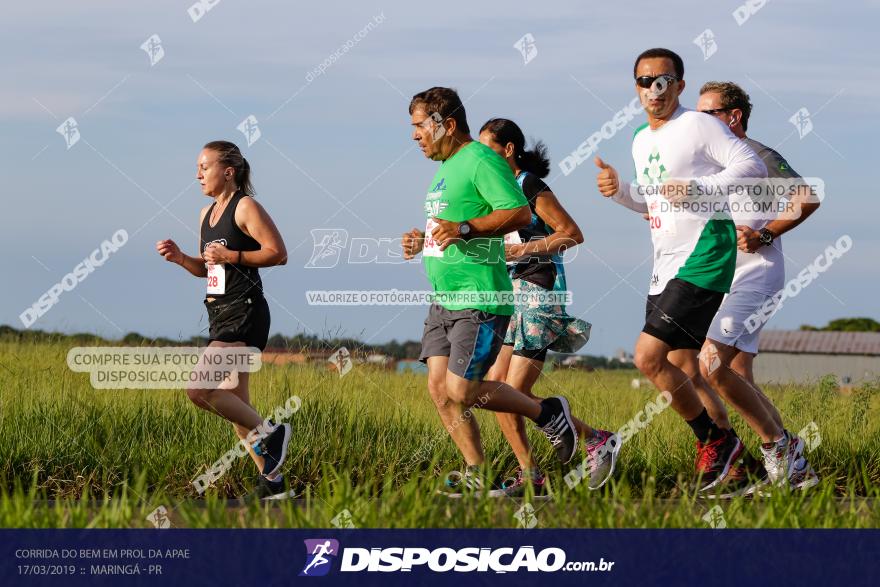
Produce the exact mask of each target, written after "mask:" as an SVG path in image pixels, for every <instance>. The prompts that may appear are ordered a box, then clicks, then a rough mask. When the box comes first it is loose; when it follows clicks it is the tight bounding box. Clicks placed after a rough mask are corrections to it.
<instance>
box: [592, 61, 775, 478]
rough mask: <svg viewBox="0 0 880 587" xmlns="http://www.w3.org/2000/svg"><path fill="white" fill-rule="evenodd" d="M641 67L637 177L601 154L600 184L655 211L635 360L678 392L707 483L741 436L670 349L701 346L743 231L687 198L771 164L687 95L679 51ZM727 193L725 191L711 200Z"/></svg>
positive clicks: (688, 350)
mask: <svg viewBox="0 0 880 587" xmlns="http://www.w3.org/2000/svg"><path fill="white" fill-rule="evenodd" d="M633 74H634V77H635V80H636V92H637V94H638V96H639V98H640V100H641V102H642V106H643V107H644V109H645V112H646V113H647V116H648V122H647V123H646V124H644V125H642V126H641V127H639V129H637V130H636V133H635V136H634V137H633V145H632V155H633V162H634V163H635V172H636V182H635V183H634V184H633V185H632V186H630V185H629V184H623V185H621V182H620V180H619V176H618V174H617V171H616V170H615V169H614V168H613V167H611V166H610V165H608V164H607V163H605V162H604V161H602V159H601V158H599V157H596V159H595V162H596V165H597V166H598V167H599V168H600V171H599V174H598V177H597V185H598V188H599V191H600V192H601V193H602V195H603V196H605V197H609V198H612V199H614V200H615V201H616V202H618V203H620V204H622V205H624V206H626V207H628V208H630V209H632V210H635V211H637V212H640V213H642V214H644V213H647V214H648V215H649V220H650V226H651V240H652V242H653V245H654V267H653V271H652V277H651V287H650V290H649V295H648V301H647V307H646V319H645V326H644V328H643V329H642V332H641V334H640V335H639V338H638V341H637V342H636V348H635V363H636V366H637V367H638V368H639V370H640V371H641V372H642V373H643V374H644V375H645V376H646V377H647V378H648V379H650V380H651V382H652V383H653V384H654V385H655V386H656V387H657V388H658V389H661V390H664V391H669V392H670V393H671V394H672V404H671V405H672V407H673V409H675V411H676V412H678V414H679V415H681V416H682V418H684V419H685V421H686V422H687V423H688V425H689V426H690V427H691V429H692V430H693V432H694V435H695V436H696V438H697V451H698V460H697V487H698V489H699V490H700V491H706V492H709V491H714V488H715V487H716V486H717V485H718V484H719V483H720V482H721V481H722V480H723V479H724V477H725V476H726V475H727V474H728V472H729V470H730V469H731V467H732V466H733V465H734V464H735V463H736V461H737V460H738V459H739V458H740V456H742V454H743V444H742V442H741V441H740V440H739V438H737V436H736V435H735V434H734V433H733V432H732V431H730V430H724V429H722V428H721V427H719V426H718V425H717V423H716V422H715V421H714V420H713V419H712V417H710V415H709V413H708V412H707V409H706V408H705V407H704V406H703V403H702V402H701V400H700V396H699V395H698V394H697V391H696V389H695V387H694V383H693V381H692V380H691V378H690V377H689V376H688V374H687V373H685V371H683V370H682V369H681V368H680V366H679V365H680V364H681V363H680V361H674V360H672V357H673V356H674V355H675V354H676V352H677V351H682V352H684V353H685V354H689V355H691V356H696V352H697V351H698V350H699V349H700V348H701V347H702V345H703V343H704V341H705V338H706V332H707V331H708V328H709V325H710V324H711V322H712V318H713V317H714V316H715V313H716V312H717V310H718V307H719V306H720V305H721V300H722V298H723V297H724V294H725V293H727V292H728V291H729V288H730V284H731V281H732V280H733V274H734V269H735V264H736V231H735V229H734V224H733V222H732V221H731V219H730V215H729V213H727V214H725V213H724V210H721V211H720V213H719V210H718V206H709V207H700V206H693V207H691V206H688V205H686V204H688V200H693V199H694V196H693V192H695V191H697V190H699V193H700V194H703V193H714V192H716V191H718V190H720V191H722V192H724V190H725V189H726V188H727V186H729V185H731V184H733V183H735V182H736V181H737V180H739V179H740V178H744V177H764V176H765V175H766V168H765V167H764V164H763V163H762V162H761V160H760V159H759V158H758V156H757V155H756V154H755V152H754V151H752V149H751V148H750V147H749V146H748V145H746V144H745V143H743V142H742V141H740V140H739V139H737V138H736V137H735V136H734V135H733V134H732V133H731V132H730V131H729V130H728V129H727V128H726V127H725V126H724V125H723V124H721V122H720V121H718V120H717V119H714V118H713V117H710V116H705V115H703V114H700V113H698V112H695V111H693V110H686V109H685V108H683V107H682V106H681V105H680V104H679V95H680V94H681V92H682V91H683V90H684V87H685V82H684V64H683V63H682V60H681V57H679V56H678V55H677V54H675V53H674V52H672V51H670V50H668V49H649V50H647V51H645V52H643V53H642V54H641V55H639V57H638V58H637V59H636V62H635V66H634V68H633ZM726 202H727V197H726V195H725V196H723V197H718V198H716V201H715V202H710V203H715V204H721V205H725V204H726ZM678 354H681V353H678ZM676 363H678V364H676ZM722 410H723V408H722Z"/></svg>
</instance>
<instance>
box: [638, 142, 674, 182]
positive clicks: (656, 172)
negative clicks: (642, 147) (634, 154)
mask: <svg viewBox="0 0 880 587" xmlns="http://www.w3.org/2000/svg"><path fill="white" fill-rule="evenodd" d="M668 177H669V172H668V171H667V170H666V167H665V166H664V165H663V164H662V163H660V152H659V151H658V150H657V147H654V150H653V151H651V154H650V155H648V166H647V167H645V169H644V170H643V171H642V179H643V180H644V183H643V185H645V184H647V185H657V184H661V183H663V182H664V181H666V179H667V178H668Z"/></svg>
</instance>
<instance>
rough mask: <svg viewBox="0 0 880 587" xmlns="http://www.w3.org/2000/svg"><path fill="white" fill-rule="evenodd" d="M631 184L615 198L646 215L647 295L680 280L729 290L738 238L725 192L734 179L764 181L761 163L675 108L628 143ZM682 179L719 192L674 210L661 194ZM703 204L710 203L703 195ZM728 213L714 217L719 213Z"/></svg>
mask: <svg viewBox="0 0 880 587" xmlns="http://www.w3.org/2000/svg"><path fill="white" fill-rule="evenodd" d="M632 156H633V162H634V164H635V172H636V182H635V184H634V185H633V186H630V185H624V184H623V182H621V184H622V185H621V189H620V191H619V192H618V194H617V195H615V196H614V200H615V201H617V202H618V203H620V204H622V205H624V206H626V207H628V208H631V209H633V210H635V211H637V212H642V213H645V212H647V213H648V214H650V216H651V218H650V226H651V241H652V242H653V245H654V268H653V271H652V276H651V287H650V292H649V293H650V295H654V294H659V293H661V292H662V291H663V289H664V288H665V287H666V284H667V282H668V281H669V280H670V279H673V278H675V277H678V278H680V279H683V280H684V281H688V282H690V283H693V284H694V285H697V286H699V287H702V288H705V289H710V290H713V291H723V292H727V291H729V288H730V283H731V280H732V278H733V272H734V266H735V263H736V261H735V259H736V240H735V232H733V224H732V222H731V217H730V213H729V206H728V205H727V203H728V202H729V200H728V196H727V186H728V185H730V184H732V183H734V182H735V180H736V179H738V178H746V177H765V176H766V173H767V171H766V168H765V167H764V164H763V163H762V162H761V159H760V158H759V157H758V156H757V154H755V152H754V151H753V150H752V149H751V147H749V146H748V145H747V144H746V143H745V142H743V141H741V140H739V139H738V138H737V137H736V136H734V135H733V133H731V132H730V130H729V129H728V128H727V127H726V126H724V124H723V123H722V122H721V121H719V120H718V119H717V118H715V117H714V116H711V115H708V114H703V113H701V112H697V111H694V110H688V109H686V108H682V107H679V108H678V110H676V111H675V113H674V114H673V115H672V117H671V118H670V119H669V120H668V121H667V122H666V123H665V124H663V126H661V127H660V128H658V129H656V130H652V129H651V128H650V127H649V126H648V125H647V124H645V125H643V126H641V127H639V129H638V130H636V133H635V136H634V137H633V144H632ZM673 178H678V179H688V180H691V181H692V182H693V183H694V184H695V185H696V187H697V188H698V189H699V190H700V191H701V192H702V193H704V194H712V193H719V194H723V195H720V196H719V197H717V198H715V199H714V203H713V205H711V206H702V207H699V206H693V207H689V206H687V201H685V202H682V205H679V206H673V205H671V204H670V202H669V201H668V200H667V199H666V197H665V196H663V195H662V194H660V192H659V189H658V188H659V186H660V185H662V184H663V183H665V182H666V181H667V180H669V179H673ZM701 200H702V201H703V202H708V201H711V200H712V198H707V197H705V196H703V197H702V198H701ZM723 209H726V212H722V213H719V210H723Z"/></svg>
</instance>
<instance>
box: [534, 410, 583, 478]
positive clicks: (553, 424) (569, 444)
mask: <svg viewBox="0 0 880 587" xmlns="http://www.w3.org/2000/svg"><path fill="white" fill-rule="evenodd" d="M541 405H542V406H547V407H548V408H549V409H550V413H551V417H550V421H549V422H548V423H547V424H545V425H544V426H539V427H538V429H539V430H540V431H541V432H543V433H544V435H545V436H546V437H547V440H549V441H550V444H551V445H553V448H555V449H556V457H557V458H558V459H559V462H561V463H562V464H563V465H564V464H566V463H568V462H570V461H571V459H573V458H574V455H576V454H577V450H578V435H577V431H576V430H575V428H574V421H573V420H572V419H571V411H570V410H569V408H568V400H567V399H565V398H564V397H562V396H558V395H556V396H553V397H548V398H547V399H545V400H544V401H542V402H541Z"/></svg>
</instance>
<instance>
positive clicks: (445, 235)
mask: <svg viewBox="0 0 880 587" xmlns="http://www.w3.org/2000/svg"><path fill="white" fill-rule="evenodd" d="M432 220H433V221H434V222H436V223H437V226H435V227H434V230H432V231H431V236H432V237H434V240H435V241H437V243H439V244H440V250H441V251H445V250H446V247H448V246H450V245H452V244H455V243H457V242H459V241H461V240H462V239H461V235H459V233H458V225H459V224H461V222H452V221H450V220H443V219H442V218H432Z"/></svg>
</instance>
